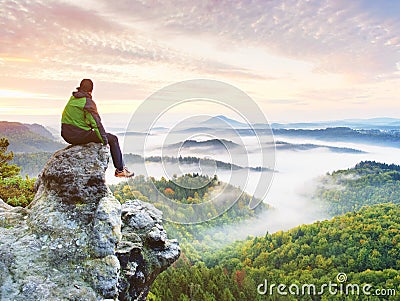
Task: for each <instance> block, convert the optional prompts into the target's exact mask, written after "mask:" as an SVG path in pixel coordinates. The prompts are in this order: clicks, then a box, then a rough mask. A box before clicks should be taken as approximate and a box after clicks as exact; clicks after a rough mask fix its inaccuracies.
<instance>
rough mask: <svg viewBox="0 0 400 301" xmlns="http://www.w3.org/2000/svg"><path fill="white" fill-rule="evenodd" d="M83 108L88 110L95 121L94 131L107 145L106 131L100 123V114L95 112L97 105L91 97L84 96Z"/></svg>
mask: <svg viewBox="0 0 400 301" xmlns="http://www.w3.org/2000/svg"><path fill="white" fill-rule="evenodd" d="M83 109H84V110H86V111H88V112H89V113H90V114H91V115H92V117H93V119H94V121H95V122H96V128H94V131H95V132H96V134H97V136H98V137H99V139H100V141H102V142H103V144H104V145H107V144H108V139H107V134H106V131H105V130H104V127H103V124H102V123H101V119H100V115H99V113H98V112H97V107H96V104H95V102H94V101H93V99H91V98H89V97H86V104H85V107H84V108H83Z"/></svg>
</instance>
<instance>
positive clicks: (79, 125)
mask: <svg viewBox="0 0 400 301" xmlns="http://www.w3.org/2000/svg"><path fill="white" fill-rule="evenodd" d="M76 89H77V90H78V91H75V92H73V93H72V96H71V98H70V99H69V101H68V103H67V105H66V106H65V109H64V111H63V114H62V119H61V136H62V137H63V138H64V140H65V141H66V142H68V143H70V144H85V143H89V142H97V143H103V144H104V145H107V144H108V145H110V151H111V157H112V160H113V163H114V167H115V176H116V177H122V178H129V177H132V176H133V175H134V173H133V172H130V171H129V170H128V169H127V168H126V167H125V166H124V162H123V159H122V153H121V148H120V147H119V143H118V138H117V136H115V135H113V134H110V133H106V131H105V130H104V127H103V125H102V123H101V119H100V115H99V113H98V112H97V107H96V104H95V102H94V101H93V99H92V91H93V82H92V81H91V80H90V79H83V80H82V81H81V84H80V86H79V87H78V88H76Z"/></svg>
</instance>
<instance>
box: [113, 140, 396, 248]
mask: <svg viewBox="0 0 400 301" xmlns="http://www.w3.org/2000/svg"><path fill="white" fill-rule="evenodd" d="M225 139H226V138H225ZM275 140H279V141H284V142H289V143H312V144H318V145H326V146H333V147H347V148H354V149H358V150H361V151H363V152H362V153H337V152H332V151H330V150H329V149H328V148H323V147H321V148H316V149H311V150H277V151H276V153H275V167H274V168H275V171H276V172H274V173H273V180H272V183H271V185H270V188H269V190H268V193H267V194H266V197H265V198H263V201H264V202H266V203H268V204H269V205H271V206H272V207H273V210H269V211H267V212H266V213H265V214H263V215H262V216H260V217H259V218H257V219H254V220H249V221H246V222H245V223H243V224H241V225H233V226H229V227H224V229H223V230H224V231H230V230H232V231H235V232H236V234H237V235H235V237H236V239H244V238H246V237H247V236H249V235H254V236H258V235H264V234H265V233H266V232H269V233H273V232H276V231H279V230H287V229H290V228H293V227H295V226H298V225H301V224H309V223H312V222H314V221H316V220H323V219H326V218H328V216H326V215H324V214H323V213H322V210H321V208H319V206H317V205H316V204H315V203H313V202H312V201H311V199H310V195H311V194H312V192H313V191H314V189H315V188H316V186H317V184H318V183H319V181H318V178H319V177H321V176H323V175H325V174H326V173H328V172H333V171H335V170H338V169H347V168H351V167H353V166H354V165H355V164H357V163H359V162H360V161H363V160H375V161H378V162H384V163H389V164H390V163H394V164H400V157H399V156H398V155H397V153H398V149H395V148H390V147H381V146H371V145H365V144H354V143H342V142H326V141H317V140H312V139H299V138H295V139H294V138H288V137H282V136H281V137H275ZM245 143H246V146H247V147H248V149H249V150H250V151H249V152H248V156H249V157H248V159H247V162H248V163H249V164H248V165H249V166H253V167H255V166H257V163H259V159H257V158H255V159H254V157H252V156H257V154H253V153H252V151H251V149H252V144H253V143H255V140H254V138H253V140H252V138H251V137H247V138H246V139H245ZM125 149H126V147H125ZM156 149H157V146H156V145H155V144H154V150H155V151H154V153H151V152H150V153H149V154H151V155H159V154H157V152H156ZM187 151H188V150H187ZM202 151H203V153H201V151H200V150H199V149H196V152H194V153H193V152H192V153H185V154H183V155H192V156H197V157H200V158H205V157H206V158H210V157H212V158H213V159H216V160H221V161H224V162H231V161H230V158H229V156H227V155H226V154H224V155H222V156H220V155H218V154H212V153H210V152H207V150H205V149H203V150H202ZM242 162H243V161H242ZM231 163H234V162H231ZM132 167H133V170H135V169H137V170H140V168H139V167H138V166H134V165H133V166H132ZM142 168H143V166H142ZM145 168H146V173H147V175H151V176H154V177H155V178H161V177H162V176H164V177H166V178H170V177H171V173H170V172H168V170H174V171H175V174H178V176H179V175H180V172H181V173H182V174H184V173H188V172H190V171H193V172H199V171H200V173H201V172H203V173H207V170H205V169H201V168H200V169H199V166H196V165H195V164H194V165H193V166H186V167H184V168H183V169H182V170H179V168H178V169H177V166H169V165H168V164H166V165H164V166H163V165H162V164H161V163H146V165H145ZM142 170H143V169H142ZM215 170H216V173H217V175H218V178H219V179H220V180H222V181H224V182H230V183H231V184H233V185H235V186H241V188H243V189H244V191H246V192H247V193H249V194H251V195H253V194H254V191H255V187H256V186H257V183H258V179H259V177H260V172H256V171H250V170H249V169H243V170H239V171H234V172H233V173H232V172H231V171H230V170H223V169H213V168H210V169H209V170H208V172H209V173H213V172H214V171H215ZM166 172H167V173H166ZM210 175H211V176H212V175H213V174H210ZM232 178H234V179H241V181H239V182H237V183H234V182H232ZM106 179H107V182H108V184H114V183H118V182H120V181H121V180H116V179H115V178H114V177H113V169H112V168H108V170H107V173H106ZM246 180H247V182H246ZM265 185H266V186H267V185H268V183H266V184H265ZM215 230H217V231H218V229H215ZM219 230H221V229H219ZM210 234H212V233H210ZM227 242H228V241H227Z"/></svg>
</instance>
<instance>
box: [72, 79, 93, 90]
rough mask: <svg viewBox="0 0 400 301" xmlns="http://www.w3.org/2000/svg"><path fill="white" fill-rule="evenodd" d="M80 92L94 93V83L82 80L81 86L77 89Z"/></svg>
mask: <svg viewBox="0 0 400 301" xmlns="http://www.w3.org/2000/svg"><path fill="white" fill-rule="evenodd" d="M76 89H77V90H78V91H79V92H90V93H91V92H92V91H93V82H92V81H91V80H90V79H88V78H85V79H82V81H81V84H80V86H79V87H78V88H76Z"/></svg>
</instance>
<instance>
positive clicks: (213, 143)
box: [168, 139, 240, 150]
mask: <svg viewBox="0 0 400 301" xmlns="http://www.w3.org/2000/svg"><path fill="white" fill-rule="evenodd" d="M239 146H240V145H239V144H237V143H235V142H233V141H230V140H226V139H210V140H205V141H196V140H190V139H189V140H185V141H184V142H182V143H174V144H171V145H169V146H168V148H172V149H175V148H182V147H185V148H198V147H202V148H203V147H205V148H214V149H222V150H225V147H226V148H228V149H232V148H235V147H239Z"/></svg>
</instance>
